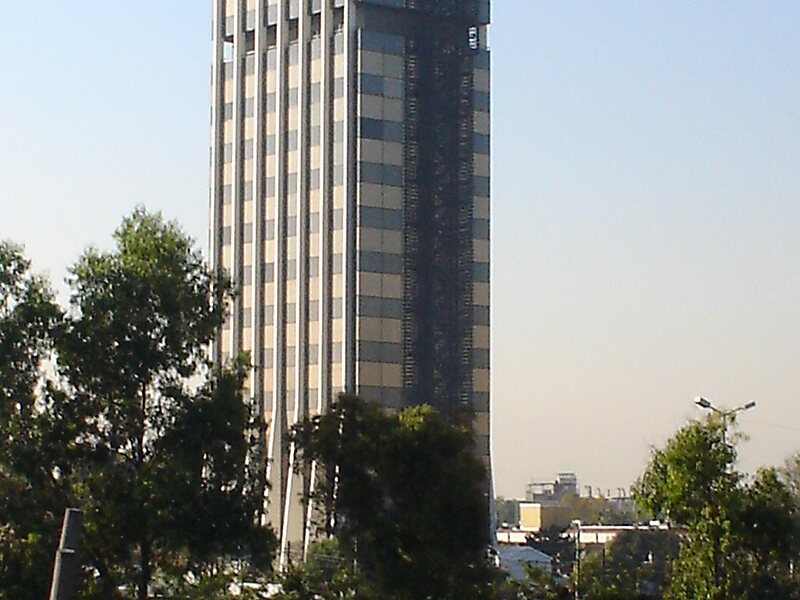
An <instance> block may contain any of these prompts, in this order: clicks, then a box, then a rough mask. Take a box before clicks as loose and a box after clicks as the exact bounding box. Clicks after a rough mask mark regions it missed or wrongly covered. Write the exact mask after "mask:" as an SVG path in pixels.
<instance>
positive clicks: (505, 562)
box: [498, 546, 553, 581]
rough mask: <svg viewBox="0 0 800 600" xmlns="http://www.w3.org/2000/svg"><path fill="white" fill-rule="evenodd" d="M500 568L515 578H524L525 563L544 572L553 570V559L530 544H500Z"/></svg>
mask: <svg viewBox="0 0 800 600" xmlns="http://www.w3.org/2000/svg"><path fill="white" fill-rule="evenodd" d="M498 553H499V555H500V568H501V569H503V570H504V571H505V572H506V573H508V575H509V576H510V577H512V578H514V579H517V580H520V581H521V580H523V579H525V565H526V564H530V565H533V566H535V567H537V568H539V569H541V570H542V571H544V572H545V573H551V572H552V571H553V559H552V558H550V557H549V556H548V555H547V554H545V553H544V552H541V551H539V550H537V549H536V548H531V547H530V546H500V548H498Z"/></svg>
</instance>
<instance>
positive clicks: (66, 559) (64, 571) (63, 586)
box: [50, 508, 83, 600]
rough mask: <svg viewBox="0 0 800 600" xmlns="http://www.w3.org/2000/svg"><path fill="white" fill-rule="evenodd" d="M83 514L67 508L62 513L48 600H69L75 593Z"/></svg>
mask: <svg viewBox="0 0 800 600" xmlns="http://www.w3.org/2000/svg"><path fill="white" fill-rule="evenodd" d="M82 524H83V513H81V511H80V510H78V509H77V508H68V509H67V510H66V511H65V512H64V524H63V525H62V526H61V541H60V542H59V544H58V550H56V560H55V564H54V565H53V582H52V585H51V587H50V600H69V598H70V597H71V596H72V593H73V592H74V591H75V583H76V579H77V574H78V567H79V562H78V548H79V542H80V537H81V525H82Z"/></svg>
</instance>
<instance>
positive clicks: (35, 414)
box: [0, 243, 69, 599]
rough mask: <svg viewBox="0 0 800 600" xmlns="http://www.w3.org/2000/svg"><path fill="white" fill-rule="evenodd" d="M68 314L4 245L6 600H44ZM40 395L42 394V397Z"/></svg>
mask: <svg viewBox="0 0 800 600" xmlns="http://www.w3.org/2000/svg"><path fill="white" fill-rule="evenodd" d="M61 320H62V314H61V311H60V310H59V308H58V307H57V306H56V304H55V302H54V300H53V297H52V293H51V292H50V289H49V288H48V286H47V284H46V283H45V281H44V280H43V279H41V278H39V277H36V276H34V275H32V274H31V272H30V263H29V262H28V261H27V260H26V259H25V258H24V256H23V255H22V251H21V249H20V248H19V247H17V246H14V245H11V244H8V243H0V598H2V599H5V598H9V599H11V598H14V599H18V598H28V597H36V598H43V597H45V596H46V595H47V590H48V587H47V581H48V580H49V577H48V575H49V570H50V568H51V567H52V557H53V555H52V552H53V549H54V548H55V547H56V545H57V539H58V528H59V525H60V520H61V515H62V513H61V511H62V510H63V509H61V508H60V507H61V506H63V500H62V499H63V497H64V495H65V490H64V486H63V482H62V481H61V480H60V478H59V473H58V471H57V470H56V469H55V466H56V465H57V464H59V463H60V462H61V460H59V459H60V458H61V457H62V456H66V455H67V454H68V452H69V449H67V448H63V447H61V445H60V444H58V443H57V439H58V437H59V433H60V431H61V429H62V428H63V424H62V423H60V422H59V420H58V419H56V418H54V417H52V415H50V414H49V413H47V412H46V411H45V406H44V404H45V402H46V399H47V398H49V397H50V393H49V390H48V389H47V388H44V389H41V390H40V388H41V386H42V385H43V381H44V363H45V361H46V360H47V359H49V358H50V356H51V354H52V349H53V340H54V337H55V336H56V335H57V333H58V330H59V327H60V325H61ZM39 391H41V392H42V393H41V394H40V393H37V392H39Z"/></svg>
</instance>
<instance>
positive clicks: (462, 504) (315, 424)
mask: <svg viewBox="0 0 800 600" xmlns="http://www.w3.org/2000/svg"><path fill="white" fill-rule="evenodd" d="M293 438H294V441H295V442H296V443H297V444H298V447H299V448H300V450H301V452H300V454H301V456H302V458H303V459H305V460H307V461H315V462H316V463H317V465H318V470H319V472H322V473H325V474H327V475H326V478H325V481H324V482H323V484H322V485H321V486H320V487H319V489H318V490H317V492H316V494H315V498H314V499H315V500H316V502H317V503H318V505H319V506H321V507H324V509H325V510H324V511H323V518H322V519H321V522H320V525H321V526H322V527H323V528H327V529H328V532H329V533H331V534H335V535H336V537H337V539H338V540H339V544H340V548H341V553H342V556H343V557H344V558H345V560H346V561H347V562H348V563H354V564H355V565H356V566H357V569H358V572H359V573H360V574H361V575H362V576H363V578H364V581H365V582H366V583H367V584H368V585H369V586H371V587H372V588H374V589H375V590H376V592H377V593H379V594H382V596H380V597H392V598H396V599H398V600H402V599H405V598H408V599H415V600H417V599H423V598H436V599H437V600H439V599H441V600H444V599H447V598H464V599H469V598H480V597H484V596H483V595H485V594H486V593H487V590H488V583H489V580H490V577H489V572H488V568H487V566H486V563H485V560H484V552H485V546H486V536H487V531H488V500H487V498H486V497H485V494H484V491H483V490H484V488H485V486H484V481H485V477H486V474H485V469H484V467H483V465H482V463H481V462H480V461H479V460H478V459H477V458H476V457H475V455H474V451H473V441H472V436H471V431H470V428H469V427H468V426H460V425H459V426H454V425H452V424H450V423H449V422H447V421H446V420H445V419H444V417H442V416H441V415H439V414H438V413H437V412H436V411H434V410H433V409H432V408H431V407H429V406H417V407H413V408H408V409H405V410H402V411H400V412H398V413H387V412H385V411H384V410H382V409H381V408H379V407H378V406H376V405H373V404H369V403H365V402H363V401H361V400H359V399H358V398H356V397H353V396H347V395H343V396H340V398H339V401H338V402H337V403H335V404H334V406H333V407H332V408H331V411H330V412H329V413H328V414H326V415H322V416H317V417H314V418H313V419H310V420H307V421H306V422H305V423H303V424H301V425H300V426H298V427H297V428H296V429H295V430H294V432H293ZM332 515H335V519H331V518H330V517H331V516H332ZM332 521H333V522H335V525H334V526H333V527H330V526H329V523H331V522H332Z"/></svg>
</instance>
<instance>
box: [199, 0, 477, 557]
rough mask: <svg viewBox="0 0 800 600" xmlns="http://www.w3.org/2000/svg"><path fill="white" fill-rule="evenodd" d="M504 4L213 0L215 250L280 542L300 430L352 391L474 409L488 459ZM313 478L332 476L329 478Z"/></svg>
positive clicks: (302, 539) (294, 500)
mask: <svg viewBox="0 0 800 600" xmlns="http://www.w3.org/2000/svg"><path fill="white" fill-rule="evenodd" d="M488 23H489V1H488V0H213V62H212V100H211V107H212V110H211V123H212V133H211V180H212V183H211V202H210V213H211V214H210V217H211V230H210V231H211V235H210V241H211V244H210V246H211V256H212V261H213V264H214V265H215V266H216V267H217V268H224V269H225V270H227V271H228V272H229V274H230V275H231V277H232V278H233V280H234V281H235V282H236V283H237V284H239V286H240V289H241V293H240V294H239V295H238V296H237V297H236V300H235V302H234V305H233V306H232V310H231V316H230V319H229V321H228V322H227V323H226V324H225V326H224V327H223V329H222V330H221V332H220V334H219V336H218V341H217V343H216V344H215V347H214V354H215V357H216V358H217V360H224V359H225V358H226V357H230V356H232V355H235V354H236V353H238V352H239V351H242V350H245V351H248V352H249V353H250V355H251V360H252V363H253V367H252V372H251V375H250V378H249V382H248V391H249V394H250V395H251V396H252V399H253V402H254V404H255V406H256V408H257V410H260V411H262V413H263V416H264V419H265V420H266V422H267V423H268V424H269V427H268V431H269V433H268V436H267V438H268V439H267V440H266V445H265V448H266V453H267V457H268V465H269V478H270V481H271V483H272V488H271V491H270V499H269V509H270V515H271V519H272V520H273V524H274V526H275V528H276V531H277V533H278V534H279V537H280V540H281V556H282V558H283V559H285V557H286V556H287V553H289V552H292V553H293V552H294V551H296V550H299V549H301V548H303V544H304V543H307V539H308V536H307V535H306V533H307V531H308V527H307V518H308V514H309V511H308V510H307V509H304V507H303V506H302V504H301V503H300V502H299V500H298V499H299V498H300V496H301V495H302V494H303V492H305V491H307V490H308V489H309V486H313V480H312V478H310V476H309V475H308V473H307V472H306V471H305V470H303V472H301V473H298V472H295V471H294V470H293V464H292V463H293V461H292V460H291V458H292V454H293V452H292V448H290V447H289V446H288V443H287V441H286V439H287V438H286V433H287V431H288V429H289V427H291V425H292V424H293V423H295V422H296V421H298V420H299V419H302V418H303V417H305V416H306V415H309V414H313V413H315V412H317V413H318V412H323V411H325V410H326V407H327V406H328V404H329V403H330V402H331V399H332V398H333V397H335V395H336V394H337V393H338V392H341V391H348V392H354V393H357V394H359V395H360V396H361V397H363V398H365V399H367V400H371V401H374V402H377V403H379V404H381V405H382V406H385V407H387V408H389V409H395V408H400V407H403V406H407V405H411V404H417V403H422V402H426V403H430V404H432V405H434V406H435V407H437V408H439V409H440V410H442V411H450V410H456V409H458V410H460V412H462V413H463V412H464V411H467V412H468V413H469V414H471V415H472V418H473V419H474V428H475V432H476V440H477V441H476V444H477V448H476V451H477V453H478V454H479V455H480V456H482V457H484V459H485V460H486V463H487V466H488V465H489V133H490V132H489V91H490V90H489V87H490V86H489V80H490V78H489V50H488V46H487V27H488ZM311 477H313V476H311Z"/></svg>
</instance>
